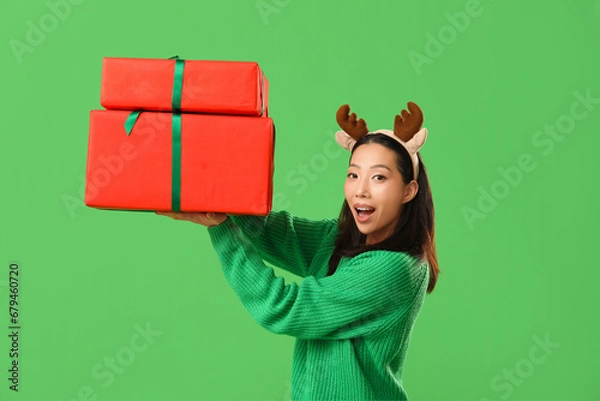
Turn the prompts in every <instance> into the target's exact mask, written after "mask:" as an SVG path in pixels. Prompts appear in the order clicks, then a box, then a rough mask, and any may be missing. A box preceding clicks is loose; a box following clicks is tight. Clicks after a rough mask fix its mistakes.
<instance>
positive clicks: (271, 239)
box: [230, 211, 337, 277]
mask: <svg viewBox="0 0 600 401" xmlns="http://www.w3.org/2000/svg"><path fill="white" fill-rule="evenodd" d="M230 218H231V219H232V220H233V222H234V223H235V224H236V225H237V226H238V227H239V228H240V230H241V231H242V233H243V234H244V237H246V239H248V241H250V242H251V243H252V245H254V247H255V248H256V250H257V252H258V254H259V255H260V257H261V258H262V259H263V260H265V261H267V262H269V263H271V264H273V265H275V266H277V267H280V268H282V269H284V270H287V271H289V272H291V273H294V274H296V275H298V276H300V277H306V276H309V275H314V274H316V272H314V271H311V270H310V266H311V265H312V261H313V259H314V257H315V255H316V253H317V252H318V251H319V250H320V249H321V248H322V244H323V243H324V241H330V242H333V239H332V238H331V235H332V234H334V232H337V231H336V229H337V220H334V219H325V220H321V221H312V220H308V219H304V218H300V217H296V216H293V215H292V214H290V213H289V212H286V211H279V212H271V213H270V214H269V215H268V216H230Z"/></svg>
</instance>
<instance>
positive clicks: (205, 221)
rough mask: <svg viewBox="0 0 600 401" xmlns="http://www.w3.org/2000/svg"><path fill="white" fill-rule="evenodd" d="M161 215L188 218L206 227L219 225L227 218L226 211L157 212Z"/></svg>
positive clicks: (180, 218)
mask: <svg viewBox="0 0 600 401" xmlns="http://www.w3.org/2000/svg"><path fill="white" fill-rule="evenodd" d="M156 214H158V215H160V216H167V217H170V218H172V219H175V220H186V221H191V222H192V223H196V224H202V225H203V226H206V227H212V226H217V225H219V224H221V223H222V222H224V221H225V220H227V215H226V214H225V213H189V212H158V211H157V212H156Z"/></svg>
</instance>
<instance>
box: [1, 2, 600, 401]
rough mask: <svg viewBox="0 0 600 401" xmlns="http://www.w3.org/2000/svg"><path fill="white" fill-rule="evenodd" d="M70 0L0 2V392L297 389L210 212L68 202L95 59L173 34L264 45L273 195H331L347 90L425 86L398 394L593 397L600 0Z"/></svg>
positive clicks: (365, 111)
mask: <svg viewBox="0 0 600 401" xmlns="http://www.w3.org/2000/svg"><path fill="white" fill-rule="evenodd" d="M73 2H74V3H77V4H72V3H66V2H65V0H63V1H62V2H61V0H50V2H48V3H47V2H44V1H41V0H18V1H17V0H9V1H2V2H1V3H0V15H1V17H0V18H1V19H0V33H1V34H0V38H1V40H2V46H1V47H0V57H1V60H2V64H1V65H2V67H1V68H2V74H1V78H0V80H1V88H2V94H3V95H2V100H1V102H2V103H1V106H2V108H1V110H2V117H3V118H2V124H3V128H2V135H1V136H0V138H1V139H0V140H1V145H0V149H1V152H2V154H1V157H0V163H1V166H0V167H1V168H0V171H2V173H1V174H2V189H3V195H2V207H3V211H2V223H1V232H0V235H1V237H0V240H1V241H0V245H1V249H0V256H1V257H0V261H1V265H2V268H1V270H0V291H1V294H0V295H1V296H0V305H3V306H1V307H0V310H2V311H3V312H2V313H0V322H1V326H2V327H4V328H3V329H0V332H5V331H6V333H7V334H8V331H9V330H8V325H9V316H8V302H9V299H8V293H9V292H8V287H7V280H8V274H9V273H8V271H9V264H10V263H18V264H19V266H20V273H21V274H20V295H19V302H20V304H19V308H20V317H19V323H20V324H21V326H22V329H21V331H20V339H19V340H20V355H19V356H20V358H19V364H20V384H19V392H18V393H15V392H13V391H9V389H8V386H9V384H10V383H9V382H8V380H7V378H8V375H9V373H8V372H7V370H8V368H9V367H10V358H9V356H8V352H9V348H10V344H9V338H8V336H7V335H2V336H1V337H0V338H1V340H0V355H1V357H0V365H1V366H0V371H2V372H4V373H3V374H2V377H1V378H0V379H1V380H0V383H3V384H2V386H1V388H0V394H1V396H0V398H1V399H3V400H28V401H29V400H36V401H38V400H48V401H59V400H63V401H67V400H69V401H70V400H74V399H79V400H87V399H90V400H93V399H97V400H136V399H139V400H142V399H144V400H192V399H194V400H203V399H206V400H223V401H225V400H242V399H243V400H252V401H254V400H260V401H277V400H289V399H290V395H289V394H290V381H289V378H290V374H291V357H292V347H293V340H294V339H293V338H291V337H287V336H278V335H274V334H271V333H269V332H268V331H266V330H264V329H262V328H261V327H260V326H259V325H258V324H257V323H256V322H254V321H253V320H252V319H251V317H250V315H249V314H248V313H247V312H246V310H245V309H244V308H243V306H242V305H241V303H240V302H239V301H238V299H237V297H236V295H235V293H234V292H233V291H232V290H231V288H230V287H229V286H228V284H227V282H226V281H225V279H224V277H223V275H222V273H221V271H220V266H219V263H218V261H217V258H216V255H215V253H214V251H213V250H212V248H211V245H210V242H209V239H208V236H207V233H206V230H205V228H204V227H201V226H199V225H195V224H192V223H188V222H180V221H174V220H171V219H168V218H166V217H161V216H156V215H154V214H151V213H135V212H121V211H102V210H95V209H91V208H87V207H85V206H84V205H83V200H82V196H83V192H82V191H83V183H82V177H83V176H84V174H85V164H86V152H87V129H88V123H89V111H90V110H91V109H99V108H101V106H100V75H101V64H102V58H103V57H108V56H110V57H152V58H167V57H170V56H173V55H175V54H178V55H179V56H181V57H182V58H184V59H215V60H244V61H257V62H258V63H259V64H260V66H261V67H262V68H263V70H264V72H265V74H266V76H267V77H268V79H269V81H270V84H271V90H270V113H271V116H272V117H273V119H274V120H275V123H276V125H277V134H278V136H277V143H276V153H275V163H276V170H275V176H274V185H275V204H274V208H275V209H287V210H289V211H291V212H293V213H294V214H296V215H300V216H304V217H309V218H315V219H319V218H324V217H331V216H337V214H338V212H339V208H340V206H341V202H342V200H343V192H342V186H343V181H344V178H345V172H346V166H347V163H348V158H347V156H348V155H347V154H346V153H344V152H341V151H338V150H337V147H335V146H332V145H335V144H333V143H332V141H333V133H334V132H335V131H336V130H337V126H336V123H335V112H336V110H337V108H338V107H339V106H340V105H341V104H343V103H349V104H350V105H351V107H352V110H353V111H356V112H357V113H358V114H359V116H361V117H364V118H365V119H366V120H367V122H368V124H369V127H370V128H371V129H377V128H390V127H391V126H392V123H393V117H394V115H395V114H396V113H398V112H399V111H400V110H401V109H402V108H403V107H405V105H406V102H407V101H409V100H412V101H415V102H417V103H418V104H419V105H420V106H421V107H422V109H423V110H424V114H425V126H426V127H427V128H428V129H429V138H428V142H427V143H426V145H425V146H424V148H423V150H422V152H421V154H422V158H423V161H424V162H425V164H426V166H427V169H428V172H429V176H430V180H431V187H432V191H433V195H434V201H435V208H436V236H437V244H438V247H437V250H438V257H439V262H440V268H441V270H442V274H441V275H440V278H439V281H438V286H437V288H436V289H435V291H434V292H433V293H432V294H431V295H428V297H427V298H426V300H425V304H424V307H423V309H422V312H421V314H420V316H419V319H418V320H417V323H416V326H415V330H414V332H413V336H412V340H411V344H410V348H409V352H408V355H407V360H406V363H405V366H404V373H403V380H404V385H405V388H406V390H407V391H408V394H409V396H410V398H411V400H448V401H449V400H460V401H464V400H472V401H498V400H506V399H510V400H513V401H519V400H565V399H577V400H600V389H599V388H598V386H597V375H598V373H600V372H599V369H598V366H597V363H596V361H595V356H596V355H598V353H600V346H599V343H598V329H599V326H598V323H597V314H598V313H597V310H596V309H597V306H598V296H597V295H595V294H597V288H596V287H597V283H598V280H599V279H600V273H598V262H597V260H596V259H595V256H596V255H597V254H598V252H597V248H596V242H597V240H598V230H597V228H596V227H597V225H598V223H599V218H598V217H599V216H598V199H597V196H598V190H597V185H598V173H597V162H596V155H597V150H598V146H599V145H600V139H599V137H600V135H599V134H600V132H598V131H599V130H598V128H599V127H600V102H599V100H598V99H600V77H599V74H598V69H599V66H598V64H599V63H598V62H599V61H600V56H599V54H600V52H599V51H600V41H599V38H600V1H599V0H593V1H592V0H582V1H577V2H574V1H573V2H545V3H543V4H540V5H532V4H529V3H526V2H525V3H524V2H520V1H516V0H495V1H492V0H481V2H480V3H479V5H478V6H477V7H475V6H474V4H473V3H472V1H463V0H460V1H458V0H456V1H446V2H440V1H433V0H428V1H424V2H416V1H415V2H405V1H391V0H381V1H374V2H366V1H358V0H353V1H346V2H323V1H316V0H311V1H298V0H265V1H263V2H258V3H257V2H255V1H254V0H236V1H216V0H215V1H201V2H199V1H177V0H175V1H169V2H165V3H164V4H162V3H161V4H157V5H150V4H151V3H146V2H124V1H117V0H102V1H100V0H78V1H77V2H76V1H74V0H73ZM59 4H62V8H60V7H59ZM65 5H68V7H67V6H65ZM57 7H58V8H57ZM53 10H54V11H53ZM466 12H470V13H471V15H469V14H466ZM465 16H466V18H465ZM59 17H60V18H59ZM461 17H462V18H461ZM40 27H44V29H46V31H47V32H43V31H41V33H42V35H43V36H41V35H38V36H37V37H35V34H33V33H29V34H28V32H29V31H30V30H35V29H39V28H40ZM32 32H33V31H32ZM28 37H29V40H30V42H33V43H34V45H31V44H27V40H28V39H27V38H28ZM17 43H20V44H19V46H21V47H20V48H18V49H17V50H15V46H17ZM24 46H30V47H29V48H26V47H24ZM19 49H20V50H19ZM24 49H26V50H24ZM586 93H587V95H586ZM580 96H583V97H585V96H588V98H591V99H592V100H588V103H587V104H584V103H582V101H581V100H580ZM544 129H546V133H544V131H543V130H544ZM552 129H554V130H555V132H556V133H557V134H555V137H554V138H553V137H552V136H550V135H549V132H550V130H552ZM332 152H333V153H332ZM523 158H525V159H527V158H528V159H527V160H528V161H527V163H520V162H519V160H523ZM324 161H326V162H324ZM523 164H524V165H523ZM503 171H504V172H506V171H509V172H511V173H510V174H512V175H509V176H508V177H509V178H503V177H504V176H505V175H506V173H502V172H503ZM239 174H243V172H242V171H240V172H239ZM503 174H504V176H503ZM486 194H487V195H486ZM486 202H487V203H486ZM277 272H278V273H279V274H283V273H282V272H281V271H279V270H277ZM284 276H285V277H286V279H289V280H296V278H294V277H292V276H290V275H284ZM147 325H149V327H150V328H151V329H152V330H153V331H154V335H153V336H152V337H151V338H150V339H149V340H144V339H143V338H142V337H139V336H137V335H136V333H138V330H139V329H140V327H147ZM132 341H133V342H134V343H135V344H137V346H136V347H135V349H137V350H138V351H133V349H134V348H133V347H134V346H133V345H132ZM135 341H137V343H136V342H135ZM544 341H546V342H550V343H551V345H549V346H547V347H546V348H545V351H544V348H540V346H539V345H537V344H538V342H544ZM143 345H145V347H143V350H142V349H140V348H138V347H142V346H143ZM111 358H113V359H115V358H116V361H117V362H116V364H117V366H116V367H115V369H116V370H118V372H119V373H110V372H111V370H110V368H109V367H108V366H107V365H105V363H108V362H107V361H110V359H111ZM119 360H120V361H121V362H123V363H122V364H120V363H119ZM94 397H96V398H94Z"/></svg>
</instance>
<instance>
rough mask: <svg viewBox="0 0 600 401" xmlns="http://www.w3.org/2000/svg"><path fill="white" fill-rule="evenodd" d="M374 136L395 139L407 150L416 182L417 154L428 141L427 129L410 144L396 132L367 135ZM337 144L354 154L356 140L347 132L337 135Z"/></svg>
mask: <svg viewBox="0 0 600 401" xmlns="http://www.w3.org/2000/svg"><path fill="white" fill-rule="evenodd" d="M372 134H384V135H387V136H389V137H390V138H392V139H394V140H395V141H396V142H398V143H399V144H400V145H402V146H403V147H404V149H406V151H407V152H408V154H409V156H410V159H411V161H412V165H413V173H414V175H413V178H414V179H415V180H416V179H417V177H419V158H418V156H417V152H418V151H419V150H420V149H421V147H422V146H423V144H424V143H425V141H426V140H427V128H421V129H420V130H419V131H418V132H417V133H416V134H415V135H414V136H413V137H412V138H411V139H410V140H409V141H408V142H404V141H403V140H402V139H400V138H398V137H397V136H396V135H395V134H394V131H391V130H387V129H380V130H377V131H373V132H367V133H366V134H365V135H372ZM335 140H336V142H337V143H338V144H339V145H340V146H341V147H342V148H344V149H346V150H348V151H350V152H352V149H354V145H356V142H357V141H356V139H354V138H352V137H351V136H350V135H348V134H347V133H346V132H345V131H338V132H336V133H335Z"/></svg>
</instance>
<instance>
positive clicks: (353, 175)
mask: <svg viewBox="0 0 600 401" xmlns="http://www.w3.org/2000/svg"><path fill="white" fill-rule="evenodd" d="M347 177H348V178H356V177H358V176H357V175H356V174H354V173H348V175H347Z"/></svg>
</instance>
